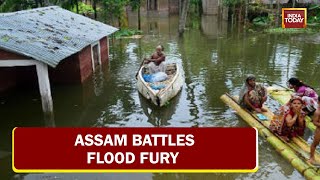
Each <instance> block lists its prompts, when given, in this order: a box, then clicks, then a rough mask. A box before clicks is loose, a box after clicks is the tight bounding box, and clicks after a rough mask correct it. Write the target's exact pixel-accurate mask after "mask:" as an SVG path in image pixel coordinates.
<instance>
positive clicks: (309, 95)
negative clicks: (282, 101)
mask: <svg viewBox="0 0 320 180" xmlns="http://www.w3.org/2000/svg"><path fill="white" fill-rule="evenodd" d="M288 87H289V88H290V89H294V91H295V93H294V94H293V96H300V97H301V98H302V100H303V101H304V103H305V105H306V106H305V109H304V111H305V112H306V113H307V114H308V115H312V114H313V113H314V111H315V110H316V109H317V107H318V103H317V101H318V94H317V93H316V91H315V90H314V89H313V88H312V87H310V86H308V85H306V84H304V83H303V82H302V81H300V80H299V79H297V78H290V79H289V80H288Z"/></svg>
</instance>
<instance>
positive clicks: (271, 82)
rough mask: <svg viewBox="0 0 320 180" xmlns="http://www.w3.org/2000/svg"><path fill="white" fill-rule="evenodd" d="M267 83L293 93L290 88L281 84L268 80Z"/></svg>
mask: <svg viewBox="0 0 320 180" xmlns="http://www.w3.org/2000/svg"><path fill="white" fill-rule="evenodd" d="M267 82H268V83H269V84H275V85H277V86H280V87H282V88H284V89H285V90H287V91H292V90H291V89H289V88H287V87H285V86H283V85H281V84H278V83H275V82H273V81H269V80H267Z"/></svg>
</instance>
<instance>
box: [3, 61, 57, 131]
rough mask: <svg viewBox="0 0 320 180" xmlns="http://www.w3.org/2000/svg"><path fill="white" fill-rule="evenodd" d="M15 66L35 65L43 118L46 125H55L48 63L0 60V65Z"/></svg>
mask: <svg viewBox="0 0 320 180" xmlns="http://www.w3.org/2000/svg"><path fill="white" fill-rule="evenodd" d="M16 66H36V70H37V76H38V83H39V91H40V95H41V102H42V110H43V113H44V120H45V122H46V125H47V126H55V125H54V116H53V103H52V97H51V90H50V81H49V74H48V65H47V64H45V63H43V62H39V61H36V60H32V59H10V60H0V67H16Z"/></svg>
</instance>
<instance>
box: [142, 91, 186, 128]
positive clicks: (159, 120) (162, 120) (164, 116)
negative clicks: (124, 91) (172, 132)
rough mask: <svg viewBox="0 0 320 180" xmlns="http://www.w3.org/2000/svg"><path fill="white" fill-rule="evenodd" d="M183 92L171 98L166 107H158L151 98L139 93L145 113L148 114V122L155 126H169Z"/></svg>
mask: <svg viewBox="0 0 320 180" xmlns="http://www.w3.org/2000/svg"><path fill="white" fill-rule="evenodd" d="M180 96H181V92H179V93H178V94H177V96H175V97H174V98H173V99H171V100H170V101H169V102H168V104H167V105H165V106H164V107H161V108H160V107H157V106H155V105H153V104H152V103H151V102H150V101H149V100H147V99H146V98H144V97H143V96H142V95H141V94H139V99H140V105H141V108H142V109H143V112H144V115H146V116H147V118H148V122H150V123H151V124H152V125H153V126H155V127H160V126H169V125H170V120H171V118H172V115H173V114H174V113H175V111H176V106H177V104H178V102H179V100H180Z"/></svg>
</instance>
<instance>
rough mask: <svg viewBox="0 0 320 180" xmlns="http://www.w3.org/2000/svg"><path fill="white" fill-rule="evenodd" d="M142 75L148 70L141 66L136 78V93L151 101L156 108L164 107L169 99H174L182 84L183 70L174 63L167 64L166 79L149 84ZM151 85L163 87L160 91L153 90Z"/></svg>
mask: <svg viewBox="0 0 320 180" xmlns="http://www.w3.org/2000/svg"><path fill="white" fill-rule="evenodd" d="M143 74H148V68H147V67H144V66H142V67H141V68H140V70H139V72H138V76H137V80H138V82H137V86H138V91H139V92H140V93H141V94H142V96H144V97H145V98H147V99H149V100H151V102H152V103H153V104H155V105H156V106H159V107H161V106H163V105H165V104H166V103H167V102H168V101H169V100H170V99H172V98H173V97H175V96H176V95H177V94H178V92H179V91H180V90H181V88H182V86H183V84H184V72H183V69H182V68H181V67H180V66H179V65H177V64H176V63H172V64H167V66H166V74H167V75H168V78H167V79H166V80H165V81H162V82H155V83H149V82H146V81H145V80H144V78H143ZM152 85H157V86H159V85H164V86H165V87H164V88H162V89H153V88H152Z"/></svg>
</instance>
